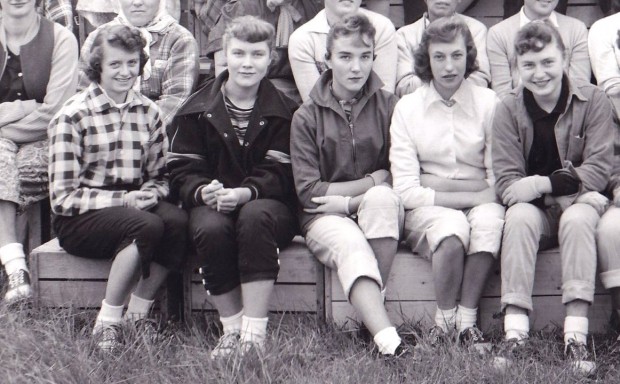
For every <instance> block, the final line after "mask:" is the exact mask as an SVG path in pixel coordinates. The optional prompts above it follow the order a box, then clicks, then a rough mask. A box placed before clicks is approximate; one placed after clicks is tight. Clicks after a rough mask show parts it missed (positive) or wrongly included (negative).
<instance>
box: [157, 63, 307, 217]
mask: <svg viewBox="0 0 620 384" xmlns="http://www.w3.org/2000/svg"><path fill="white" fill-rule="evenodd" d="M227 78H228V71H224V72H223V73H222V74H221V75H220V76H218V77H217V78H215V79H212V80H209V81H208V82H207V83H206V84H205V85H204V86H202V87H200V88H199V89H198V90H197V91H196V92H195V93H194V94H193V95H192V96H190V98H189V99H188V100H187V101H186V102H185V104H184V105H183V106H182V107H181V110H180V111H179V113H178V114H177V116H176V117H175V119H174V121H173V123H172V124H171V125H170V126H169V127H168V138H169V140H170V151H169V152H168V168H169V170H170V178H171V180H170V191H171V195H172V196H173V198H177V199H180V200H181V201H182V202H183V206H184V207H185V208H191V207H195V206H198V205H203V202H202V199H201V198H200V194H199V193H198V192H199V188H201V187H203V186H205V185H206V184H209V183H210V182H211V181H212V180H213V179H217V180H219V181H220V182H221V183H222V184H224V187H225V188H237V187H247V188H249V189H250V191H252V200H254V199H261V198H268V199H275V200H279V201H281V202H283V203H285V204H287V205H289V206H290V207H294V204H295V200H296V198H295V188H294V184H293V173H292V170H291V162H290V150H289V146H290V126H291V120H292V118H293V112H294V111H295V109H296V108H297V106H296V104H295V103H294V102H293V101H292V100H290V99H288V98H287V97H286V96H284V95H283V94H282V93H280V91H278V90H277V89H276V88H275V87H274V86H273V85H272V84H271V82H270V81H269V80H267V79H263V80H262V81H261V83H260V86H259V89H258V97H257V99H256V103H255V105H254V109H253V111H252V115H251V116H250V123H249V125H248V128H247V131H246V136H245V148H242V146H241V145H240V144H239V140H238V139H237V135H236V134H235V130H234V129H233V126H232V124H231V122H230V118H229V116H228V112H227V110H226V106H225V103H224V96H223V94H222V91H221V88H222V85H223V84H224V82H225V81H226V79H227Z"/></svg>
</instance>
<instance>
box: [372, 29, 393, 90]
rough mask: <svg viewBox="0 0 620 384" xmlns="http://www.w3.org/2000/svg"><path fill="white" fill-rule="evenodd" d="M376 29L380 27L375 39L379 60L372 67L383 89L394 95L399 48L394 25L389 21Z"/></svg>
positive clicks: (376, 53)
mask: <svg viewBox="0 0 620 384" xmlns="http://www.w3.org/2000/svg"><path fill="white" fill-rule="evenodd" d="M375 27H379V28H377V35H376V37H375V55H376V56H377V58H376V59H375V62H374V63H373V65H372V69H373V70H374V71H375V73H376V74H377V75H379V78H380V79H381V81H382V82H383V89H385V90H386V91H388V92H391V93H394V89H395V88H396V71H395V69H396V64H397V61H398V47H397V46H396V36H395V35H396V32H395V29H394V25H393V24H392V23H391V22H390V21H389V19H387V20H385V23H384V24H381V25H375Z"/></svg>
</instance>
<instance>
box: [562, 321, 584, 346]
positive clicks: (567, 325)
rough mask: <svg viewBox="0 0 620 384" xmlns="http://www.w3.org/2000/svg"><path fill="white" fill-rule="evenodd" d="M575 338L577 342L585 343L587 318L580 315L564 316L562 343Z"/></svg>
mask: <svg viewBox="0 0 620 384" xmlns="http://www.w3.org/2000/svg"><path fill="white" fill-rule="evenodd" d="M570 339H575V341H576V342H578V343H583V344H586V343H587V341H588V318H587V317H581V316H566V318H564V343H565V344H568V340H570Z"/></svg>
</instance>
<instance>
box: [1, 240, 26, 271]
mask: <svg viewBox="0 0 620 384" xmlns="http://www.w3.org/2000/svg"><path fill="white" fill-rule="evenodd" d="M0 261H2V265H4V269H5V271H6V274H7V275H11V274H13V273H15V272H16V271H18V270H20V269H23V270H24V271H26V272H28V266H27V265H26V255H25V254H24V247H23V246H22V245H21V244H20V243H10V244H7V245H5V246H3V247H1V248H0Z"/></svg>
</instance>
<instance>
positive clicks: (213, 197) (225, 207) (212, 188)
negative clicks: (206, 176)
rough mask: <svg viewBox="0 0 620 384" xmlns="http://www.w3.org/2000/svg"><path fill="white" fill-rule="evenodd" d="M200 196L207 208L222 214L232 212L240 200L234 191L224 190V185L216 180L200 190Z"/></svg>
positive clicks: (231, 189) (232, 189)
mask: <svg viewBox="0 0 620 384" xmlns="http://www.w3.org/2000/svg"><path fill="white" fill-rule="evenodd" d="M200 194H201V197H202V201H204V203H205V205H206V206H207V207H209V208H211V209H214V210H216V211H218V212H222V213H230V212H233V211H234V210H235V209H236V208H237V206H238V205H239V202H240V200H241V196H240V195H239V192H238V191H237V190H236V189H234V188H224V184H222V183H220V182H219V181H218V180H212V181H211V183H210V184H207V185H206V186H205V187H204V188H202V190H201V191H200Z"/></svg>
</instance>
